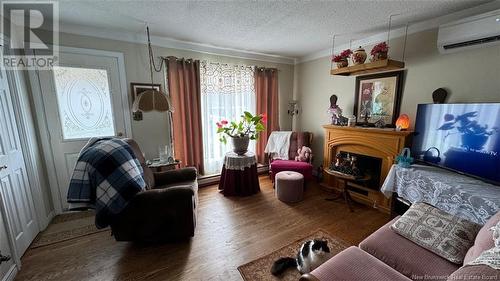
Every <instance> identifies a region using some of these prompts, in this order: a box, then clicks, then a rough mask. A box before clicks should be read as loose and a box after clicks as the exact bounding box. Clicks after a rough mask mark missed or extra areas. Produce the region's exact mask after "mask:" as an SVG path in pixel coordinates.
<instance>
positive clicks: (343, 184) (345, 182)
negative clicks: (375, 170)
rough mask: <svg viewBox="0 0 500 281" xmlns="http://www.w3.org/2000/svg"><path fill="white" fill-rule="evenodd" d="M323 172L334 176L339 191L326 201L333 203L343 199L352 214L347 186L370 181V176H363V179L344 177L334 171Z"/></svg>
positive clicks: (326, 170)
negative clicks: (338, 184)
mask: <svg viewBox="0 0 500 281" xmlns="http://www.w3.org/2000/svg"><path fill="white" fill-rule="evenodd" d="M325 172H326V173H328V174H330V175H332V176H334V177H335V178H336V179H337V180H338V182H339V183H340V186H339V188H340V190H341V191H340V193H339V194H338V195H336V196H335V197H334V198H329V199H327V200H329V201H333V200H337V199H339V198H340V197H344V201H345V202H346V204H347V206H348V207H349V210H350V211H351V212H354V209H353V207H352V202H353V200H352V198H351V194H350V193H349V186H350V184H352V183H366V182H368V181H369V180H370V179H371V176H370V175H365V176H363V177H359V178H356V177H354V176H351V175H345V174H342V173H339V172H336V171H332V170H330V169H325Z"/></svg>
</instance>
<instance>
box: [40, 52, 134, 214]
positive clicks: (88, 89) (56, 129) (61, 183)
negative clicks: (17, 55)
mask: <svg viewBox="0 0 500 281" xmlns="http://www.w3.org/2000/svg"><path fill="white" fill-rule="evenodd" d="M119 55H121V54H116V53H110V52H99V51H92V50H82V49H72V48H61V52H60V63H59V66H57V67H54V68H53V69H52V70H50V71H49V70H42V71H39V72H38V73H39V79H40V86H41V92H42V99H43V106H44V112H45V116H46V122H47V129H48V131H49V132H48V133H49V136H50V148H44V149H50V151H51V154H52V155H51V156H52V160H53V161H52V163H53V166H54V169H55V174H56V177H57V184H58V187H57V190H56V192H57V193H58V196H57V199H58V200H59V202H60V206H61V209H62V210H65V209H67V206H68V204H67V202H66V197H67V193H68V187H69V181H70V178H71V175H72V173H73V168H74V166H75V163H76V161H77V158H78V154H79V152H80V150H81V149H82V147H83V146H84V145H85V144H86V143H87V141H88V139H89V138H91V137H107V136H119V137H122V136H123V137H126V136H130V135H131V132H130V131H131V129H130V111H129V107H128V99H127V90H126V87H124V85H125V84H124V82H125V81H124V77H123V75H121V74H123V73H124V69H123V67H124V66H123V57H120V56H119ZM120 68H121V69H120ZM52 191H53V192H54V189H52Z"/></svg>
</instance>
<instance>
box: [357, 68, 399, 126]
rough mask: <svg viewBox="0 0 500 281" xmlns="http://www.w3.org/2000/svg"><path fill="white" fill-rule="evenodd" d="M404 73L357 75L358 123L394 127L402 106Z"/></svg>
mask: <svg viewBox="0 0 500 281" xmlns="http://www.w3.org/2000/svg"><path fill="white" fill-rule="evenodd" d="M403 74H404V71H403V70H401V71H393V72H384V73H377V74H371V75H363V76H357V77H356V91H355V96H354V110H353V113H354V115H355V116H356V125H362V126H370V127H372V126H375V123H377V124H378V125H380V124H382V125H385V127H394V124H395V123H396V120H397V118H398V116H399V110H400V106H401V96H402V92H403V87H402V84H403Z"/></svg>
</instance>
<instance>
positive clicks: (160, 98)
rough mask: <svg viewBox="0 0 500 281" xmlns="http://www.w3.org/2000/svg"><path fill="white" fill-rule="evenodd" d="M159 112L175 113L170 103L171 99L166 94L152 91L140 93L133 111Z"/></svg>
mask: <svg viewBox="0 0 500 281" xmlns="http://www.w3.org/2000/svg"><path fill="white" fill-rule="evenodd" d="M153 110H154V111H159V112H166V111H170V112H173V108H172V103H171V102H170V97H168V96H167V95H165V94H164V93H162V92H160V91H157V90H154V89H150V90H146V91H144V92H142V93H140V94H139V95H138V96H137V97H136V99H135V100H134V104H133V105H132V111H133V112H136V111H145V112H148V111H153Z"/></svg>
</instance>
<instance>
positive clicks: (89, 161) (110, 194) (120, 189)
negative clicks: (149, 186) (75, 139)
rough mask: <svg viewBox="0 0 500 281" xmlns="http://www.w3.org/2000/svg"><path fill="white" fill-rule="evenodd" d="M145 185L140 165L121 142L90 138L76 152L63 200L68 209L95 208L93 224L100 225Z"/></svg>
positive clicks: (118, 140) (105, 222)
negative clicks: (64, 199) (76, 156)
mask: <svg viewBox="0 0 500 281" xmlns="http://www.w3.org/2000/svg"><path fill="white" fill-rule="evenodd" d="M145 186H146V183H145V181H144V178H143V170H142V167H141V165H140V163H139V161H138V160H137V158H136V157H135V155H134V152H133V151H132V149H131V148H130V146H129V145H128V144H127V143H126V142H125V141H123V140H121V139H117V138H92V139H90V140H89V142H88V143H87V144H86V145H85V147H84V148H82V150H81V151H80V155H79V156H78V161H77V162H76V165H75V169H74V171H73V176H72V177H71V181H70V185H69V189H68V197H67V200H68V203H70V207H69V208H70V210H75V209H82V208H86V209H88V208H95V210H96V218H95V224H96V226H97V228H104V227H107V226H108V225H109V223H110V219H111V218H112V217H113V216H114V215H117V214H119V213H120V212H121V211H122V210H123V209H124V208H125V207H126V206H127V204H128V202H129V201H130V200H131V199H132V197H134V196H135V194H136V193H138V192H140V191H142V190H144V189H145Z"/></svg>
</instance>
